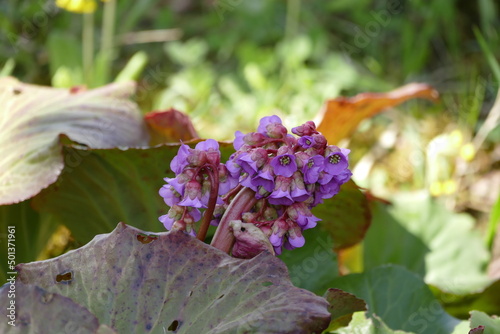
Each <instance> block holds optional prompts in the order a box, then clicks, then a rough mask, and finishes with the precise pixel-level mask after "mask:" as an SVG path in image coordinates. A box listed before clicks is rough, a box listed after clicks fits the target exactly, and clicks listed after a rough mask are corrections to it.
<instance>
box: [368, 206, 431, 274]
mask: <svg viewBox="0 0 500 334" xmlns="http://www.w3.org/2000/svg"><path fill="white" fill-rule="evenodd" d="M372 213H373V221H372V224H371V226H370V229H369V230H368V232H367V233H366V237H365V240H364V242H363V265H364V269H365V270H369V269H372V268H375V267H378V266H380V265H382V264H386V263H394V264H399V265H402V266H405V267H406V268H407V269H409V270H411V271H413V272H414V273H417V274H419V275H421V276H422V277H424V276H425V270H426V266H425V255H426V254H427V253H428V252H429V248H428V247H427V246H426V245H425V244H424V242H423V241H422V240H421V239H419V238H418V237H417V236H415V235H414V234H412V233H411V232H409V231H408V230H407V229H406V228H405V227H404V226H402V224H401V222H399V221H397V220H396V218H394V216H393V215H392V214H391V213H390V212H389V211H388V210H387V208H386V207H385V206H384V205H383V204H381V203H377V202H374V203H372Z"/></svg>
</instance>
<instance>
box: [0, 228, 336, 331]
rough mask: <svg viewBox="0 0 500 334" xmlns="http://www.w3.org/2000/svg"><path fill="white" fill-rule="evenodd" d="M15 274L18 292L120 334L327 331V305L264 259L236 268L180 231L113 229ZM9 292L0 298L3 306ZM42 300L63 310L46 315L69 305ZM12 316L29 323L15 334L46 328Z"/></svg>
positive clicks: (23, 310) (36, 316)
mask: <svg viewBox="0 0 500 334" xmlns="http://www.w3.org/2000/svg"><path fill="white" fill-rule="evenodd" d="M18 271H19V275H18V278H17V282H22V283H23V284H29V285H35V286H38V287H40V288H41V289H43V291H44V293H45V296H47V294H52V293H54V294H57V295H61V296H64V297H67V298H69V299H71V300H72V301H74V302H76V303H78V304H79V305H80V306H81V307H83V308H85V309H87V310H88V311H90V313H91V314H93V315H95V317H96V318H97V320H98V322H99V324H101V325H102V324H104V325H107V326H109V327H111V328H113V329H114V330H116V331H117V332H118V333H161V334H163V333H165V332H166V331H167V330H169V331H172V332H175V333H179V334H180V333H206V334H209V333H321V332H322V330H324V329H325V328H326V327H327V326H328V323H329V322H330V314H329V312H328V310H327V306H328V303H327V301H326V300H325V299H323V298H321V297H318V296H316V295H314V294H313V293H311V292H309V291H307V290H304V289H299V288H296V287H294V286H293V285H292V283H291V282H290V280H289V278H288V274H287V270H286V267H285V266H284V264H283V263H282V262H281V261H280V260H279V259H277V258H276V257H274V256H273V255H271V254H270V253H267V252H266V253H261V254H260V255H258V256H257V257H255V258H253V259H250V260H241V259H235V258H232V257H230V256H229V255H227V254H225V253H224V252H221V251H219V250H218V249H215V248H213V247H211V246H209V245H207V244H205V243H202V242H201V241H199V240H197V239H195V238H192V237H190V236H189V235H187V234H185V233H183V232H180V231H177V232H168V233H167V232H164V233H160V234H157V235H152V234H149V233H148V232H143V231H141V230H138V229H136V228H133V227H130V226H127V225H125V224H119V225H118V226H117V228H116V229H115V230H114V231H113V232H112V233H110V234H108V235H99V236H96V237H95V238H94V239H93V240H92V241H91V242H90V243H89V244H87V245H86V246H84V247H82V248H80V249H78V250H75V251H72V252H69V253H67V254H64V255H62V256H60V257H58V258H55V259H51V260H46V261H42V262H33V263H28V264H21V265H19V266H18ZM8 290H9V284H7V285H5V286H4V287H3V288H2V289H1V291H0V295H1V298H0V299H1V300H2V301H3V302H4V304H3V305H6V304H7V297H6V295H7V293H8ZM18 293H19V294H21V295H22V294H23V293H25V292H23V290H19V291H18ZM48 299H49V300H48V301H47V303H48V304H52V303H57V302H59V301H61V303H60V304H58V307H54V306H52V307H54V313H53V314H57V311H59V310H61V311H64V310H65V309H64V308H65V307H66V306H67V303H62V301H66V300H63V299H62V298H52V299H51V298H48ZM72 307H73V308H75V306H72ZM17 310H18V312H19V314H25V317H28V319H32V320H31V321H24V322H22V321H19V322H18V324H17V325H18V326H19V327H18V328H19V329H20V330H21V331H22V332H29V331H30V330H31V331H32V330H34V329H36V328H33V326H34V325H35V324H36V323H37V321H40V318H41V317H43V319H45V320H47V319H48V317H46V316H45V314H44V313H35V312H30V311H31V310H33V311H35V310H37V309H36V308H35V309H33V308H31V306H30V305H26V304H24V305H18V309H17ZM1 312H2V313H4V314H2V322H1V323H0V329H1V330H0V331H1V332H2V333H10V332H12V333H15V332H16V330H19V329H17V328H16V329H12V328H11V327H10V326H8V325H7V324H6V323H5V322H6V320H5V319H6V316H5V312H8V311H7V310H6V308H5V307H4V308H2V311H1ZM77 316H80V317H81V315H75V317H77ZM75 317H72V318H70V319H69V320H71V321H75V322H76V320H75ZM50 318H52V317H50ZM50 325H51V324H50V322H49V323H47V326H50ZM53 325H54V326H59V325H60V322H54V324H53ZM9 327H10V328H9ZM16 327H17V326H16ZM58 329H59V327H55V328H51V329H50V330H48V331H47V333H58V332H60V331H58Z"/></svg>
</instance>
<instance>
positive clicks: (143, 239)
mask: <svg viewBox="0 0 500 334" xmlns="http://www.w3.org/2000/svg"><path fill="white" fill-rule="evenodd" d="M156 239H158V236H156V235H148V234H144V233H139V234H138V235H137V240H138V241H139V242H140V243H143V244H149V243H151V242H153V241H155V240H156Z"/></svg>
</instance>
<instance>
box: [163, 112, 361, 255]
mask: <svg viewBox="0 0 500 334" xmlns="http://www.w3.org/2000/svg"><path fill="white" fill-rule="evenodd" d="M292 133H293V134H295V135H297V136H298V137H295V136H293V135H292V134H289V133H288V131H287V129H286V128H285V127H284V126H283V124H282V122H281V119H280V118H279V117H278V116H269V117H264V118H262V119H261V121H260V124H259V127H258V129H257V132H251V133H248V134H243V133H241V132H240V131H238V132H236V134H235V137H236V138H235V140H234V144H233V145H234V148H235V150H236V152H235V153H234V154H232V155H231V157H230V158H229V160H228V161H227V163H226V164H222V163H220V152H219V146H218V144H217V142H216V141H214V140H212V139H209V140H206V141H204V142H200V143H198V144H197V145H196V147H195V149H191V148H189V146H187V145H182V146H181V147H180V148H179V152H178V154H177V156H176V157H175V158H174V159H173V160H172V163H171V165H170V167H171V169H172V171H173V172H175V174H176V177H175V178H165V181H166V182H167V184H166V185H164V186H163V187H162V188H161V189H160V195H161V196H162V197H163V198H164V200H165V203H166V204H167V205H169V206H170V207H171V209H170V211H169V212H168V214H166V215H164V216H161V217H160V221H161V222H162V223H163V224H164V225H165V227H166V228H167V229H168V230H171V229H182V230H186V231H187V232H188V233H190V234H192V235H194V234H195V232H194V229H193V223H194V222H196V221H198V220H200V218H201V216H202V214H201V212H200V210H199V209H204V208H207V207H208V206H209V198H210V194H211V193H212V192H213V191H214V187H218V188H215V189H216V191H217V200H216V203H214V205H215V204H217V205H216V207H215V211H214V213H213V217H211V220H212V223H213V224H215V225H216V224H217V223H218V221H219V219H220V218H221V217H222V216H223V214H224V213H225V210H226V209H227V208H228V206H229V204H230V202H231V200H232V199H233V198H234V195H235V194H236V193H238V191H240V190H241V189H243V187H246V188H250V189H252V190H253V191H254V192H255V198H256V199H257V202H256V204H255V205H254V207H253V208H252V209H251V210H250V211H249V212H245V213H242V217H241V219H242V220H243V221H244V222H246V223H252V224H254V225H255V226H257V227H259V228H260V229H261V230H262V232H264V234H265V235H266V236H267V237H269V241H270V243H271V244H272V246H273V247H274V250H275V252H276V254H280V253H281V250H282V247H285V248H286V249H294V248H297V247H302V246H303V245H304V243H305V239H304V237H303V236H302V232H303V231H304V230H306V229H309V228H313V227H315V226H316V224H317V222H318V221H319V219H318V218H317V217H315V216H314V215H313V214H312V213H311V209H312V208H313V207H314V206H316V205H318V204H319V203H322V202H323V200H324V199H327V198H331V197H332V196H334V195H335V194H337V193H338V192H339V189H340V186H341V185H342V184H343V183H345V182H347V181H348V180H349V179H350V177H351V175H352V174H351V171H350V170H349V169H348V155H349V150H347V149H343V148H339V147H337V146H333V145H328V144H327V142H326V139H325V137H324V136H323V135H322V134H321V133H319V132H318V131H317V130H316V126H315V124H314V123H313V122H306V123H305V124H303V125H301V126H298V127H296V128H293V129H292ZM213 174H217V175H216V177H215V178H214V177H213ZM215 183H217V184H215Z"/></svg>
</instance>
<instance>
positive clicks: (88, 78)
mask: <svg viewBox="0 0 500 334" xmlns="http://www.w3.org/2000/svg"><path fill="white" fill-rule="evenodd" d="M82 58H83V61H82V63H83V77H84V80H83V81H84V83H85V84H86V85H87V86H90V83H91V82H92V73H93V70H92V67H93V62H94V13H87V14H83V29H82Z"/></svg>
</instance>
